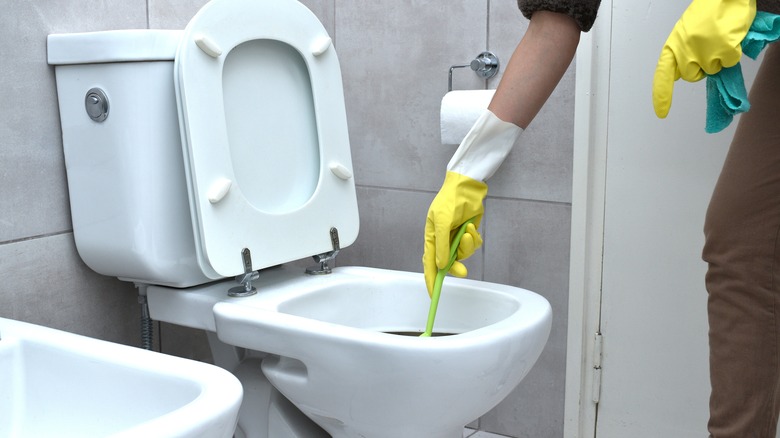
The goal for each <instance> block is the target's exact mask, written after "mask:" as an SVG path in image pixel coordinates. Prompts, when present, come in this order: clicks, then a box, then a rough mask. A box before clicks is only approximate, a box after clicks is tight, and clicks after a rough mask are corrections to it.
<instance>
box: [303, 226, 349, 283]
mask: <svg viewBox="0 0 780 438" xmlns="http://www.w3.org/2000/svg"><path fill="white" fill-rule="evenodd" d="M330 243H331V246H332V247H333V250H332V251H328V252H324V253H322V254H317V255H313V256H312V258H313V259H314V261H315V262H317V263H319V266H310V267H308V268H306V273H307V274H309V275H322V274H330V273H331V272H332V271H333V270H332V269H331V267H330V266H328V262H330V261H331V260H335V259H336V256H337V255H339V251H340V250H341V247H340V245H339V230H338V229H337V228H336V227H331V228H330Z"/></svg>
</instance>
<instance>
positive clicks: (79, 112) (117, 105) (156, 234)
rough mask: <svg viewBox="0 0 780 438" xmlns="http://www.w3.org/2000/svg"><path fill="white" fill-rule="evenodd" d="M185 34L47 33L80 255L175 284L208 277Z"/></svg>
mask: <svg viewBox="0 0 780 438" xmlns="http://www.w3.org/2000/svg"><path fill="white" fill-rule="evenodd" d="M180 38H181V31H168V30H127V31H107V32H93V33H82V34H67V35H49V37H48V62H49V64H51V65H54V70H55V76H56V80H57V95H58V99H59V111H60V121H61V126H62V143H63V149H64V155H65V166H66V170H67V177H68V191H69V195H70V204H71V215H72V221H73V234H74V238H75V241H76V247H77V249H78V252H79V255H80V256H81V258H82V259H83V260H84V262H85V263H86V264H87V265H88V266H89V267H90V268H91V269H93V270H94V271H96V272H98V273H101V274H104V275H109V276H115V277H119V278H120V279H122V280H126V281H135V282H141V283H152V284H160V285H167V286H173V287H187V286H192V285H195V284H202V283H204V282H206V281H209V280H210V279H209V278H207V277H206V276H205V275H204V274H203V272H202V270H201V269H200V268H199V266H198V262H197V260H196V251H195V242H194V237H193V230H192V221H191V219H190V207H189V203H188V194H187V187H186V185H185V184H186V177H185V173H184V164H183V158H182V148H181V140H180V134H179V127H178V114H177V105H176V98H175V91H174V81H173V62H174V56H175V53H176V48H177V46H178V44H179V40H180ZM104 101H107V106H106V107H104V106H102V105H103V102H104ZM104 108H106V109H107V111H104ZM90 113H91V114H92V116H94V120H93V118H92V117H91V116H90ZM103 116H105V118H104V119H103V120H101V119H102V118H103Z"/></svg>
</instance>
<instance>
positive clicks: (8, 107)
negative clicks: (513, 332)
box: [0, 0, 574, 437]
mask: <svg viewBox="0 0 780 438" xmlns="http://www.w3.org/2000/svg"><path fill="white" fill-rule="evenodd" d="M204 3H205V0H105V1H101V2H81V1H75V0H50V1H46V2H40V1H37V0H18V1H15V2H11V3H9V4H8V5H6V7H5V12H4V14H2V15H0V36H2V38H1V39H0V55H2V58H3V64H2V68H0V182H1V183H2V187H3V194H2V195H0V316H1V317H9V318H14V319H19V320H24V321H30V322H34V323H38V324H43V325H47V326H51V327H56V328H60V329H64V330H68V331H72V332H76V333H80V334H85V335H88V336H93V337H97V338H101V339H107V340H111V341H115V342H121V343H125V344H131V345H137V344H138V336H139V335H138V314H139V313H138V308H137V307H138V305H137V303H136V294H135V290H134V288H133V286H132V285H130V284H126V283H122V282H119V281H117V280H116V279H113V278H107V277H103V276H100V275H97V274H95V273H93V272H92V271H91V270H89V268H88V267H86V266H85V265H84V264H83V263H82V262H81V260H80V259H79V257H78V254H77V252H76V249H75V246H74V243H73V236H72V229H71V224H70V214H69V206H68V193H67V184H66V179H65V165H64V162H63V158H62V149H61V148H62V145H61V138H60V128H59V115H58V111H57V100H56V93H55V83H54V72H53V69H52V68H51V67H49V66H48V65H47V64H46V35H47V34H49V33H56V32H83V31H93V30H104V29H122V28H171V29H178V28H182V27H183V26H185V25H186V23H187V21H188V20H189V19H190V17H191V16H192V15H193V14H194V13H195V12H196V11H197V10H198V8H199V7H200V6H201V5H202V4H204ZM304 3H305V4H306V5H307V6H309V7H310V8H311V9H312V10H313V11H314V12H315V14H317V16H318V17H319V18H320V20H322V21H323V23H324V24H325V27H326V28H327V29H328V31H329V32H330V34H331V36H332V37H333V39H334V42H335V46H336V49H337V50H338V52H339V57H340V60H341V65H342V69H343V77H344V87H345V99H346V106H347V117H348V120H349V125H350V126H349V132H350V141H351V145H352V151H353V160H354V167H355V174H356V181H357V183H358V201H359V205H360V212H361V232H360V237H359V238H358V241H357V242H356V243H355V244H354V245H353V246H352V247H350V248H348V249H346V250H344V251H342V254H341V255H340V256H339V260H338V263H339V264H341V265H348V264H356V265H368V266H375V267H383V268H391V269H402V270H411V271H419V270H420V256H421V247H422V228H423V224H424V220H425V212H426V210H427V206H428V204H429V203H430V201H431V199H432V198H433V196H434V195H435V191H436V190H437V189H438V187H439V185H440V184H441V181H442V179H443V176H444V166H445V165H446V163H447V161H448V160H449V157H450V156H451V154H452V153H453V151H454V148H455V147H454V146H451V145H441V144H440V143H439V127H438V123H439V120H438V111H439V103H440V100H441V97H442V96H443V95H444V93H445V92H446V87H447V70H448V68H449V66H450V65H452V64H461V63H467V62H468V61H469V60H470V59H472V58H473V56H474V55H476V54H478V53H479V52H481V51H483V50H485V49H490V50H492V51H494V52H495V53H496V54H497V55H498V56H499V58H500V59H501V61H502V62H504V63H505V62H506V61H508V59H509V56H510V55H511V53H512V51H513V50H514V47H515V44H516V43H517V41H519V39H520V38H521V36H522V34H523V32H524V31H525V29H526V27H527V20H525V19H524V18H523V17H522V16H521V14H520V13H519V11H517V8H516V6H515V2H514V1H513V0H428V1H422V0H394V1H390V2H367V1H364V0H305V1H304ZM499 77H500V76H499ZM497 81H498V78H496V79H491V80H489V81H484V80H479V79H477V77H476V76H475V75H474V74H473V73H471V72H470V71H469V70H467V69H466V70H458V71H456V72H455V81H454V85H455V88H457V89H466V88H469V89H474V88H495V86H496V85H497ZM573 87H574V76H573V69H570V70H569V72H568V73H567V75H566V76H565V77H564V79H563V81H562V83H561V84H560V85H559V87H558V88H557V90H556V91H555V93H554V94H553V96H552V98H551V100H550V102H549V103H548V105H547V106H546V107H545V108H544V109H543V110H542V112H541V113H540V114H539V116H538V117H537V119H536V120H535V121H534V122H533V123H532V124H531V126H530V127H529V129H528V130H527V131H526V132H525V133H524V134H523V136H522V138H521V140H520V141H519V144H518V147H516V148H515V150H514V151H513V153H512V154H511V155H510V157H509V158H508V160H507V162H506V163H505V164H504V166H503V167H502V169H501V170H500V171H499V172H498V173H497V174H496V175H495V176H494V177H493V179H491V181H490V196H489V197H488V200H487V202H486V213H485V218H484V221H483V232H484V236H485V238H486V243H485V245H484V247H483V249H482V250H481V251H480V252H479V253H478V254H476V255H475V256H474V257H473V258H472V259H470V260H469V262H468V266H469V269H470V277H472V278H477V279H484V280H487V281H494V282H500V283H507V284H512V285H516V286H520V287H526V288H528V289H531V290H534V291H536V292H539V293H540V294H542V295H544V296H546V297H547V298H548V299H549V300H550V302H551V303H552V305H553V311H554V326H553V332H552V335H551V337H550V341H549V343H548V345H547V348H546V350H545V351H544V353H543V355H542V357H541V359H540V360H539V363H538V364H537V365H536V367H535V368H534V369H533V370H532V371H531V373H530V374H529V376H528V377H527V378H526V379H525V380H524V381H523V382H522V383H521V385H520V387H518V388H517V390H516V391H514V392H513V393H512V394H511V395H510V396H509V397H508V398H507V400H505V401H504V402H503V403H502V404H501V405H499V406H498V407H497V408H496V409H494V410H493V411H492V412H490V413H489V414H487V415H485V416H484V417H483V418H482V419H480V421H479V427H480V429H482V430H485V431H489V432H494V433H500V434H504V435H509V436H514V437H560V436H562V433H563V432H562V430H563V425H562V424H563V400H564V393H563V391H564V390H563V388H564V386H563V384H564V367H565V355H566V338H565V336H566V317H567V309H566V303H567V299H568V298H567V289H568V276H567V275H568V257H569V228H570V210H571V208H570V207H571V204H570V203H571V165H572V126H573ZM161 331H162V349H163V351H166V352H169V353H172V354H177V355H181V356H185V357H193V358H205V359H206V360H207V359H208V352H207V348H206V346H205V338H204V337H203V336H202V335H201V334H200V333H193V332H191V331H188V330H185V329H181V328H178V327H173V326H170V325H163V327H162V328H161Z"/></svg>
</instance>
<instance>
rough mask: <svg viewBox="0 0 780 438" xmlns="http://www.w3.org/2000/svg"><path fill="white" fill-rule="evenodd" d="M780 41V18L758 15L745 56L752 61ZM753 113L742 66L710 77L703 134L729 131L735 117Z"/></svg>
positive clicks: (759, 12)
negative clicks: (779, 39)
mask: <svg viewBox="0 0 780 438" xmlns="http://www.w3.org/2000/svg"><path fill="white" fill-rule="evenodd" d="M778 38H780V15H776V14H770V13H768V12H763V11H758V12H757V13H756V18H755V19H754V20H753V24H751V25H750V30H748V33H747V35H745V39H744V40H743V41H742V53H744V54H745V55H747V56H749V57H750V58H752V59H756V58H757V57H758V54H759V53H761V51H762V50H764V48H765V47H766V45H767V44H769V43H772V42H774V41H777V40H778ZM749 109H750V102H748V95H747V90H746V89H745V79H744V78H743V76H742V66H741V65H740V64H737V65H735V66H733V67H730V68H724V69H722V70H721V71H719V72H718V73H716V74H714V75H710V76H707V122H706V125H705V127H704V130H705V131H706V132H707V133H710V134H712V133H716V132H720V131H722V130H724V129H726V127H727V126H729V124H731V121H732V120H734V116H735V115H737V114H739V113H744V112H745V111H747V110H749Z"/></svg>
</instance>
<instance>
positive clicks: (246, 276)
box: [228, 248, 260, 297]
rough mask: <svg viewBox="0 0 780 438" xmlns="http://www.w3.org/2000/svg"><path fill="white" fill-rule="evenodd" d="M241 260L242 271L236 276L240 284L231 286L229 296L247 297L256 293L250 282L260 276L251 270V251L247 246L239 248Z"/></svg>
mask: <svg viewBox="0 0 780 438" xmlns="http://www.w3.org/2000/svg"><path fill="white" fill-rule="evenodd" d="M241 261H242V262H243V264H244V273H243V274H241V275H237V276H236V281H237V282H238V283H241V286H236V287H231V288H230V289H229V290H228V296H230V297H248V296H250V295H254V294H256V293H257V288H255V287H254V286H252V282H253V281H255V280H257V279H258V278H260V273H259V272H257V271H253V270H252V253H251V252H250V251H249V248H244V249H242V250H241Z"/></svg>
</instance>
